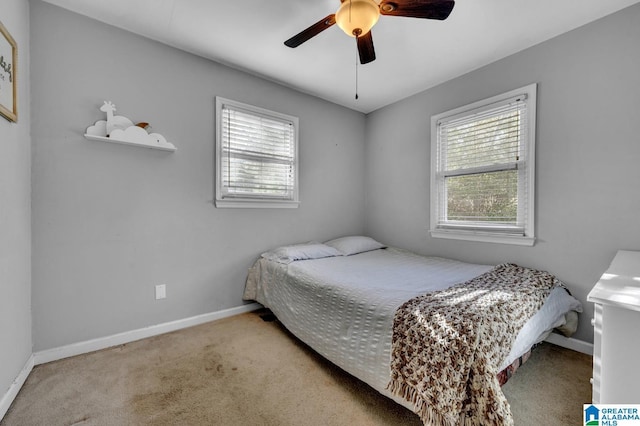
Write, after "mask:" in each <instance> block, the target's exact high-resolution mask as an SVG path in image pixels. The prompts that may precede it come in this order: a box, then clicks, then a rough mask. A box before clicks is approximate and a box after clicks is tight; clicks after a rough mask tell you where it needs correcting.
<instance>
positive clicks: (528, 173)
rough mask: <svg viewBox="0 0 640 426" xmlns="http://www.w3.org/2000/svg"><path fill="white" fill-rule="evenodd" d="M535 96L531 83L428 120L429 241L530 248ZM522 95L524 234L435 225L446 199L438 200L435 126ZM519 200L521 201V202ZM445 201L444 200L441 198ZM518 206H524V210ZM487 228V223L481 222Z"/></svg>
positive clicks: (495, 228) (498, 228) (504, 229)
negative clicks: (429, 145) (524, 113)
mask: <svg viewBox="0 0 640 426" xmlns="http://www.w3.org/2000/svg"><path fill="white" fill-rule="evenodd" d="M536 92H537V84H536V83H533V84H530V85H527V86H524V87H521V88H519V89H515V90H511V91H509V92H506V93H503V94H500V95H497V96H493V97H491V98H488V99H483V100H480V101H477V102H474V103H471V104H469V105H465V106H462V107H459V108H455V109H452V110H449V111H445V112H442V113H440V114H436V115H433V116H432V117H431V188H430V189H431V201H430V205H431V209H430V210H431V211H430V229H429V232H430V234H431V236H432V237H433V238H446V239H455V240H466V241H480V242H490V243H503V244H516V245H524V246H533V245H534V244H535V142H536V132H535V131H536V105H537V99H536ZM521 95H525V96H526V103H527V109H526V114H527V124H526V126H527V128H526V129H525V132H526V134H525V135H524V137H525V138H526V140H525V143H526V147H525V148H524V150H523V151H521V152H522V153H523V154H524V155H525V156H526V158H524V159H522V158H519V159H518V161H517V162H518V167H522V168H523V169H524V170H523V173H524V177H525V179H526V181H527V182H525V183H524V184H526V194H524V196H523V195H522V194H521V192H520V189H521V188H520V186H521V185H523V183H522V182H521V180H520V176H519V179H518V186H519V188H518V216H520V215H524V217H526V220H525V221H524V223H523V226H524V230H523V232H522V234H514V233H512V232H509V229H510V228H509V227H506V226H505V227H501V226H487V229H479V228H481V226H475V227H473V228H475V229H470V228H472V226H470V227H468V228H464V227H463V226H446V224H440V223H439V217H440V216H441V215H440V212H441V210H442V209H443V208H446V199H445V200H441V199H440V191H439V189H440V185H444V183H443V180H444V177H442V178H440V174H441V170H439V167H440V164H439V162H438V152H439V148H440V144H441V141H440V137H439V131H438V126H439V123H440V122H442V121H446V120H451V119H453V118H456V119H457V118H462V117H469V116H472V115H474V114H477V113H479V112H482V111H486V110H490V109H493V108H496V107H498V106H499V105H500V104H503V105H504V104H506V103H507V102H508V101H509V100H510V99H512V98H515V97H518V96H521ZM520 197H523V199H521V198H520ZM445 198H446V196H445ZM522 202H524V203H525V207H524V209H523V208H522ZM485 223H487V224H489V222H485Z"/></svg>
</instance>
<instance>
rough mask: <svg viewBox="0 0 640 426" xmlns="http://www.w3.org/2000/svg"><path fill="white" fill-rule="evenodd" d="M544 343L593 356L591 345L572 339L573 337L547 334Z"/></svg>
mask: <svg viewBox="0 0 640 426" xmlns="http://www.w3.org/2000/svg"><path fill="white" fill-rule="evenodd" d="M545 341H547V342H549V343H553V344H554V345H557V346H560V347H563V348H566V349H571V350H573V351H576V352H581V353H583V354H587V355H591V356H593V343H588V342H585V341H582V340H578V339H574V338H573V337H565V336H563V335H562V334H558V333H551V334H549V336H548V337H547V338H546V339H545Z"/></svg>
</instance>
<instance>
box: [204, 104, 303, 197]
mask: <svg viewBox="0 0 640 426" xmlns="http://www.w3.org/2000/svg"><path fill="white" fill-rule="evenodd" d="M215 104H216V110H215V115H216V116H215V119H216V136H215V140H216V148H215V165H216V173H215V206H216V207H221V208H297V207H298V206H299V204H300V200H299V192H298V188H299V185H298V168H299V162H298V127H299V120H298V117H294V116H292V115H288V114H283V113H280V112H275V111H271V110H267V109H265V108H260V107H256V106H253V105H249V104H245V103H242V102H238V101H234V100H231V99H226V98H223V97H220V96H216V98H215ZM225 106H227V107H229V108H232V109H236V110H241V111H242V112H244V113H248V114H255V115H256V116H261V117H266V118H268V119H270V120H276V121H281V122H286V123H291V124H292V125H293V139H294V141H293V145H294V146H293V151H294V155H293V169H294V173H293V174H294V177H293V186H294V188H293V191H292V198H291V199H278V198H274V197H272V196H269V195H265V196H259V195H256V196H253V197H242V196H233V197H231V196H225V194H224V191H223V182H224V179H223V176H222V171H223V165H222V160H223V135H222V129H223V125H222V111H223V109H224V108H225Z"/></svg>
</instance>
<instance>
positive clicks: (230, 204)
mask: <svg viewBox="0 0 640 426" xmlns="http://www.w3.org/2000/svg"><path fill="white" fill-rule="evenodd" d="M299 205H300V202H299V201H282V200H246V199H244V200H243V199H232V200H215V206H216V207H218V208H230V209H242V208H245V209H297V208H298V206H299Z"/></svg>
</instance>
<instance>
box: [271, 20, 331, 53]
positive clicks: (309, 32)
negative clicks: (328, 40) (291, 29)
mask: <svg viewBox="0 0 640 426" xmlns="http://www.w3.org/2000/svg"><path fill="white" fill-rule="evenodd" d="M335 23H336V15H334V14H331V15H329V16H327V17H326V18H324V19H322V20H320V21H318V22H316V23H315V24H313V25H312V26H310V27H309V28H307V29H306V30H303V31H301V32H299V33H298V34H296V35H294V36H293V37H291V38H290V39H289V40H287V41H285V42H284V44H285V45H286V46H289V47H298V46H300V45H301V44H302V43H304V42H305V41H307V40H309V39H310V38H312V37H315V36H317V35H318V34H320V33H321V32H322V31H324V30H326V29H327V28H329V27H330V26H332V25H333V24H335Z"/></svg>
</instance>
